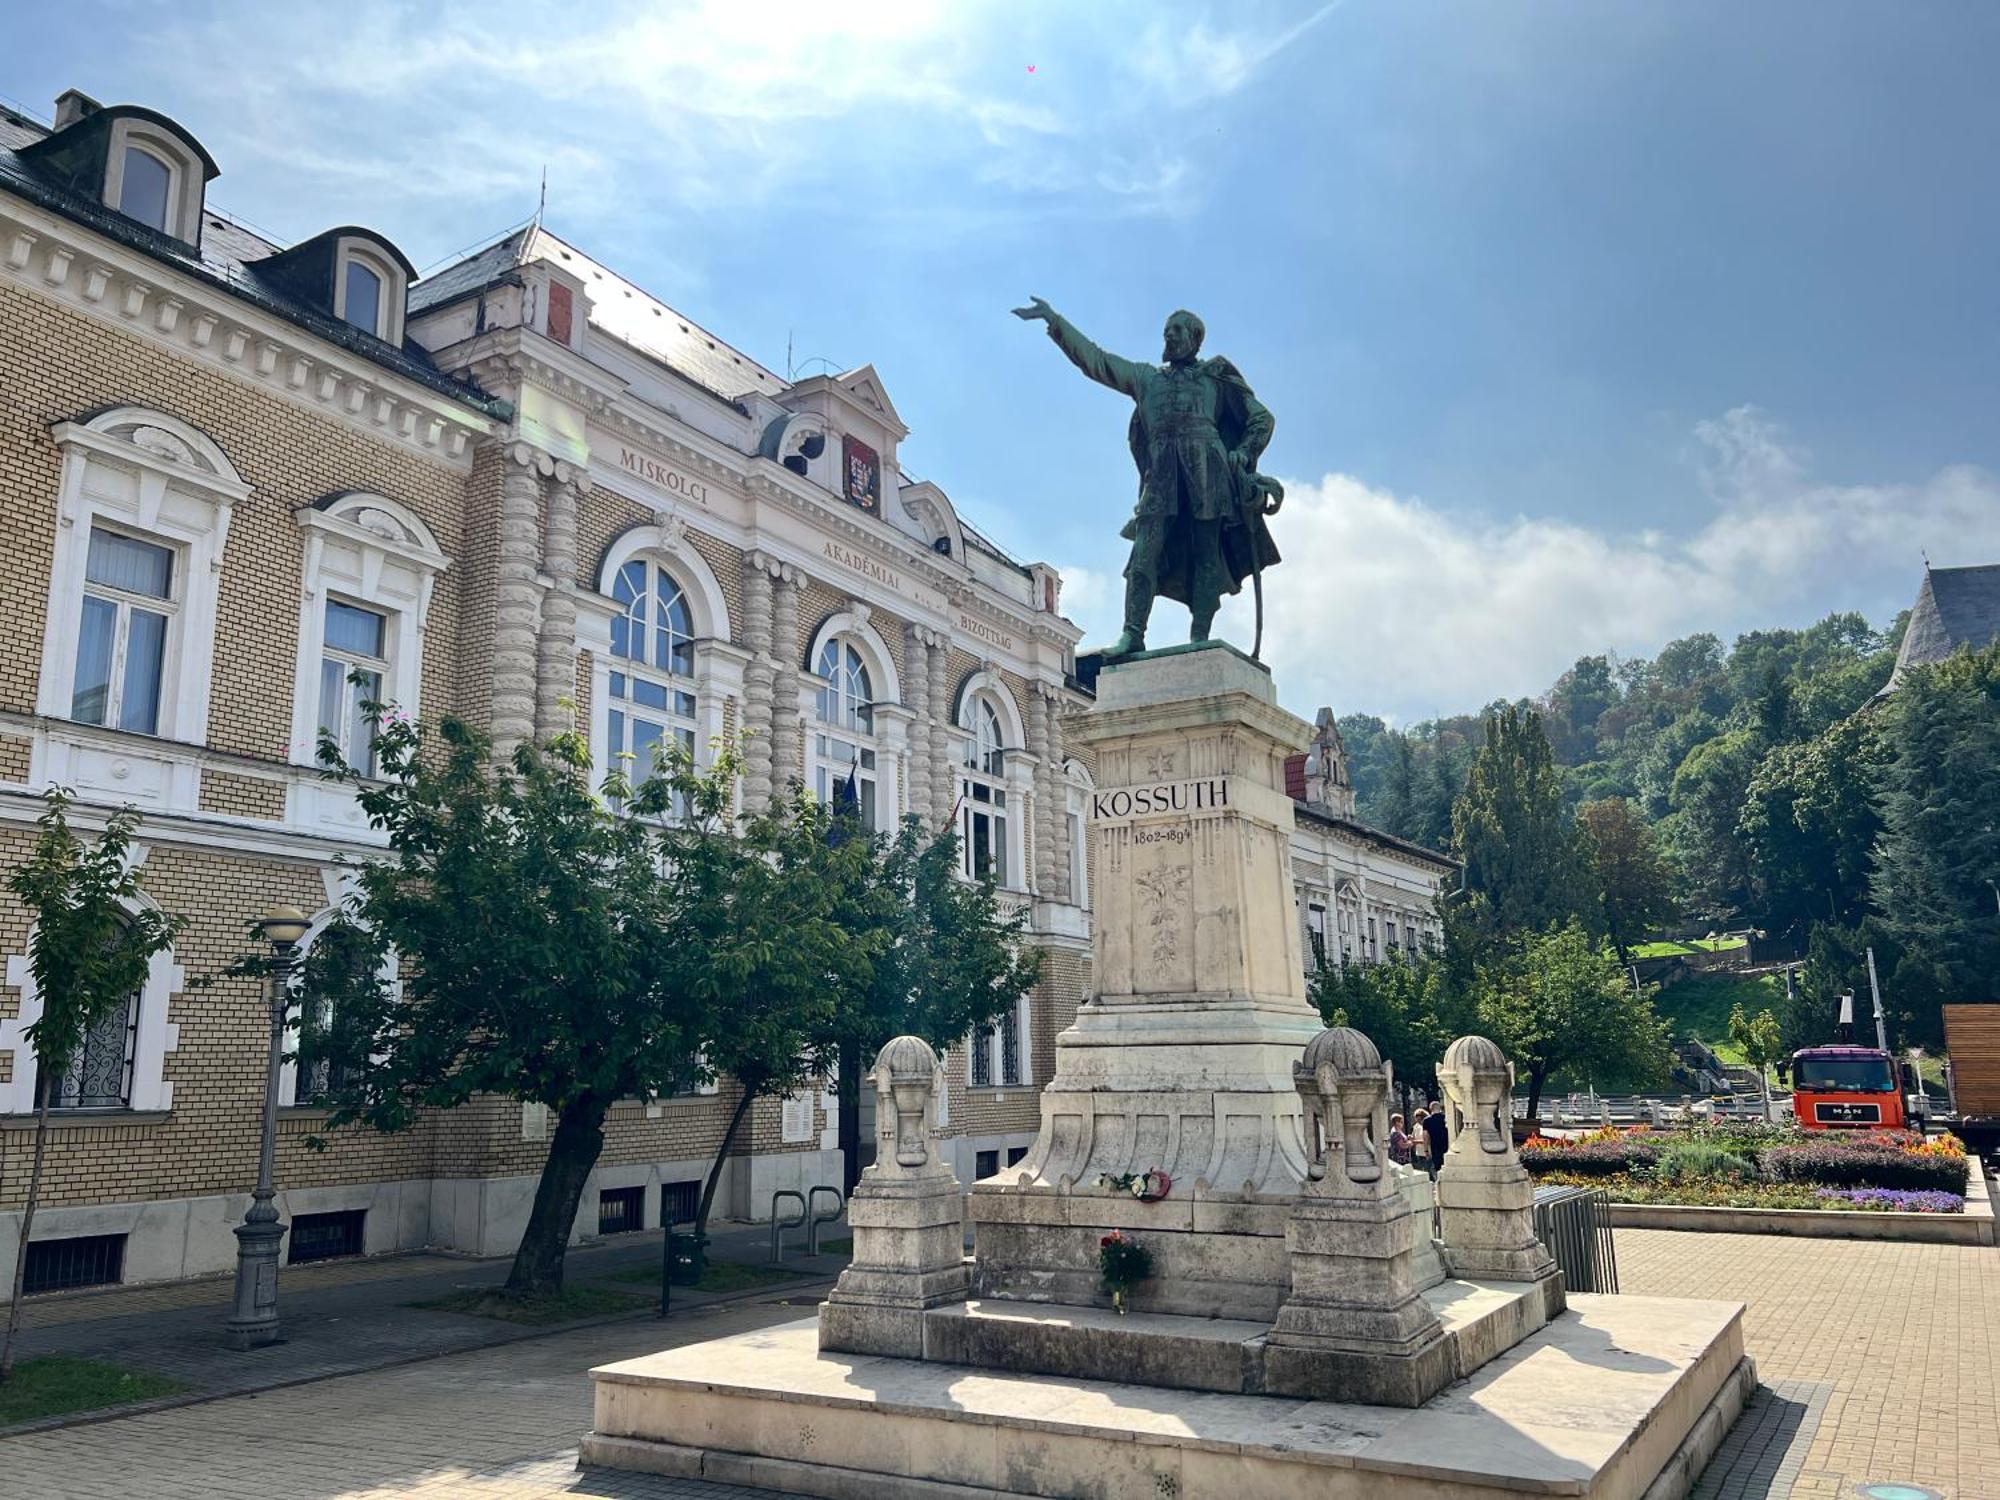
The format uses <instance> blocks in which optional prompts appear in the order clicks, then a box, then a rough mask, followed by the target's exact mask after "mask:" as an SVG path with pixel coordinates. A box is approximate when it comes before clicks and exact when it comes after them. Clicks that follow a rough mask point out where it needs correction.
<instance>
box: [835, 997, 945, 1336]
mask: <svg viewBox="0 0 2000 1500" xmlns="http://www.w3.org/2000/svg"><path fill="white" fill-rule="evenodd" d="M870 1079H871V1081H872V1082H873V1084H874V1086H875V1165H873V1166H872V1167H869V1168H868V1169H867V1170H866V1171H865V1172H863V1173H862V1174H861V1181H860V1182H859V1183H858V1184H857V1185H856V1186H855V1189H854V1196H853V1197H852V1198H851V1199H850V1200H849V1201H848V1205H847V1222H848V1225H849V1227H850V1228H851V1229H852V1230H853V1232H854V1259H853V1261H852V1262H851V1263H850V1264H849V1265H848V1267H847V1269H846V1270H845V1271H842V1272H841V1273H840V1280H839V1281H838V1282H836V1283H835V1284H834V1288H833V1290H832V1292H830V1293H829V1294H828V1295H827V1299H826V1301H825V1302H823V1303H822V1304H820V1310H819V1346H820V1348H821V1349H823V1350H838V1351H842V1352H845V1353H850V1354H887V1355H893V1356H897V1357H900V1358H903V1359H922V1358H923V1355H924V1310H925V1309H926V1308H931V1307H940V1306H943V1305H944V1304H946V1303H951V1302H962V1301H964V1300H965V1293H966V1276H967V1273H966V1268H965V1242H964V1228H963V1224H962V1220H961V1217H960V1214H961V1208H960V1196H959V1188H958V1179H957V1178H956V1177H954V1176H953V1175H952V1171H951V1168H950V1167H948V1166H947V1165H945V1162H944V1159H943V1157H942V1156H940V1155H939V1153H938V1150H937V1146H936V1143H935V1142H934V1141H933V1140H932V1139H931V1110H932V1100H933V1099H934V1097H935V1095H936V1093H937V1091H938V1089H939V1087H940V1085H941V1084H942V1082H943V1080H942V1077H941V1074H940V1071H939V1068H938V1059H937V1054H936V1053H935V1052H933V1051H932V1050H931V1047H930V1044H929V1043H928V1042H926V1041H924V1040H923V1039H922V1038H921V1037H914V1036H899V1037H897V1038H896V1039H895V1040H894V1041H892V1042H890V1043H889V1045H888V1046H886V1047H884V1048H883V1049H882V1051H881V1053H880V1055H879V1056H877V1057H876V1059H875V1070H874V1072H873V1073H872V1074H871V1075H870Z"/></svg>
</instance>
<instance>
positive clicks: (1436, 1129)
mask: <svg viewBox="0 0 2000 1500" xmlns="http://www.w3.org/2000/svg"><path fill="white" fill-rule="evenodd" d="M1423 1125H1424V1136H1425V1138H1426V1144H1428V1145H1429V1146H1430V1148H1431V1153H1430V1155H1431V1160H1430V1168H1431V1176H1433V1177H1435V1176H1437V1174H1438V1168H1440V1167H1442V1166H1443V1165H1444V1154H1445V1152H1446V1151H1447V1150H1448V1149H1449V1148H1450V1146H1451V1136H1450V1135H1449V1134H1448V1133H1447V1131H1446V1129H1445V1123H1444V1109H1443V1107H1442V1106H1440V1105H1439V1103H1438V1102H1437V1100H1435V1099H1433V1100H1431V1103H1430V1112H1429V1113H1428V1114H1426V1115H1425V1116H1424V1120H1423Z"/></svg>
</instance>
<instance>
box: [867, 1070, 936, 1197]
mask: <svg viewBox="0 0 2000 1500" xmlns="http://www.w3.org/2000/svg"><path fill="white" fill-rule="evenodd" d="M874 1078H875V1141H876V1149H875V1160H876V1163H877V1164H878V1165H880V1166H884V1167H886V1166H888V1164H889V1163H890V1162H892V1161H893V1162H894V1163H895V1165H896V1167H897V1168H899V1169H900V1172H899V1174H898V1175H910V1174H912V1173H918V1172H922V1171H923V1170H924V1169H925V1168H927V1167H929V1166H930V1165H931V1159H932V1152H931V1141H930V1114H931V1100H932V1098H933V1097H934V1095H935V1094H936V1091H937V1081H938V1059H937V1053H936V1052H934V1051H932V1050H931V1044H930V1043H929V1042H927V1041H925V1040H924V1039H923V1038H922V1037H920V1036H899V1037H895V1038H893V1039H892V1040H891V1041H890V1042H889V1043H888V1045H887V1046H885V1047H883V1049H882V1050H881V1051H880V1052H878V1053H876V1055H875V1073H874Z"/></svg>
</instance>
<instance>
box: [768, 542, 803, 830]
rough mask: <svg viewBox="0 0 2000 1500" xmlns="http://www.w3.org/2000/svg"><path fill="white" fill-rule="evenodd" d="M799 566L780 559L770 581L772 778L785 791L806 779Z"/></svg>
mask: <svg viewBox="0 0 2000 1500" xmlns="http://www.w3.org/2000/svg"><path fill="white" fill-rule="evenodd" d="M800 576H801V575H800V573H799V570H798V569H797V568H795V567H793V566H792V565H791V564H790V563H780V564H779V565H778V568H777V572H776V573H775V575H774V576H773V578H772V581H771V658H772V662H773V671H772V674H771V780H772V790H773V791H774V792H775V791H782V790H783V789H784V788H786V787H788V786H790V785H791V784H792V783H793V782H794V781H803V780H804V779H805V774H806V771H805V762H804V760H803V758H802V749H803V746H802V744H801V741H800V738H799V730H800V725H801V723H802V720H801V719H800V716H799V579H800Z"/></svg>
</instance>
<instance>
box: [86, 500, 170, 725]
mask: <svg viewBox="0 0 2000 1500" xmlns="http://www.w3.org/2000/svg"><path fill="white" fill-rule="evenodd" d="M176 560H177V559H176V556H175V552H174V549H173V548H171V547H163V546H161V545H160V544H159V543H157V542H149V541H142V540H140V539H139V538H137V537H132V536H127V535H125V534H124V533H122V532H117V531H111V530H107V529H106V528H104V527H102V526H93V527H91V529H90V549H89V552H88V554H87V555H86V557H85V560H84V571H83V615H82V619H81V621H80V622H79V625H78V630H77V647H76V676H75V681H74V684H73V686H72V688H71V693H70V717H71V718H72V719H75V720H76V721H77V722H78V723H80V724H105V725H109V726H111V727H112V728H116V729H132V730H137V731H138V732H139V733H141V734H157V733H159V729H160V695H161V692H162V690H163V688H164V685H165V682H166V676H167V666H168V655H169V646H170V635H171V627H172V625H173V621H174V616H175V614H176V605H175V597H174V595H175V587H176V583H177V576H176V575H177V573H178V572H179V569H178V568H177V567H176V566H175V564H176Z"/></svg>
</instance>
